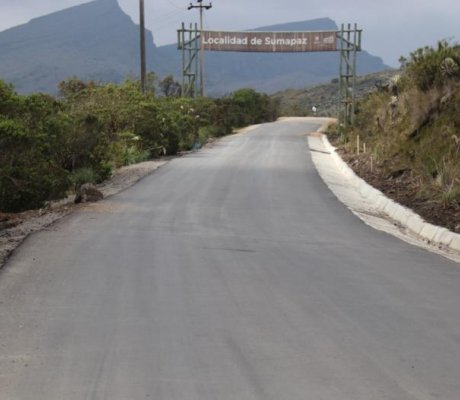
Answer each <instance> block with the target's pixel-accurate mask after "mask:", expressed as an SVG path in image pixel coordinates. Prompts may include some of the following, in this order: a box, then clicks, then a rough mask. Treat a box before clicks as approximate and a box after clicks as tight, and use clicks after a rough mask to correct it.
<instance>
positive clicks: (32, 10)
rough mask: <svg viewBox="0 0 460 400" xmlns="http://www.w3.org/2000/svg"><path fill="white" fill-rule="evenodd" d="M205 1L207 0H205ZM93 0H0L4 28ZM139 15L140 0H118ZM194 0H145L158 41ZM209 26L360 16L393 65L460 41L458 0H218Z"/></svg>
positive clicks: (374, 49)
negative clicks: (403, 58) (424, 50)
mask: <svg viewBox="0 0 460 400" xmlns="http://www.w3.org/2000/svg"><path fill="white" fill-rule="evenodd" d="M205 1H206V0H205ZM86 2H88V0H0V31H2V30H5V29H7V28H9V27H12V26H15V25H18V24H22V23H25V22H27V21H29V20H30V19H31V18H34V17H37V16H41V15H45V14H48V13H50V12H53V11H57V10H60V9H63V8H67V7H69V6H73V5H77V4H82V3H86ZM118 2H119V4H120V6H121V7H122V8H123V10H124V11H125V12H126V13H128V14H129V15H131V17H132V18H133V19H134V20H135V21H137V19H138V7H139V1H138V0H118ZM189 2H190V1H185V0H145V7H146V24H147V27H148V28H149V29H150V30H152V31H153V34H154V37H155V42H156V44H157V45H162V44H170V43H174V42H175V40H176V29H177V28H178V27H179V24H180V23H181V22H182V21H184V22H192V21H193V22H195V21H196V20H197V13H198V11H197V10H193V11H187V6H188V4H189ZM213 5H214V7H213V8H212V9H211V10H210V11H207V12H206V18H205V28H207V29H216V30H243V29H250V28H256V27H258V26H264V25H271V24H278V23H283V22H294V21H301V20H308V19H313V18H321V17H330V18H332V19H333V20H334V21H336V22H337V24H341V23H349V22H350V23H354V22H357V23H358V24H359V26H360V27H361V28H362V29H363V30H364V32H363V44H364V48H365V49H366V50H368V51H369V52H371V53H372V54H374V55H378V56H380V57H382V58H383V60H384V61H385V62H386V63H387V64H389V65H391V66H398V58H399V56H401V55H408V54H409V52H410V51H412V50H415V49H416V48H418V47H421V46H424V45H427V44H428V45H433V44H435V43H436V42H437V41H438V40H440V39H449V38H451V39H452V40H453V41H460V22H459V19H460V1H458V0H385V1H383V0H380V1H377V0H352V1H344V0H286V1H279V0H214V2H213Z"/></svg>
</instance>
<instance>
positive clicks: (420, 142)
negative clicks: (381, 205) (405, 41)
mask: <svg viewBox="0 0 460 400" xmlns="http://www.w3.org/2000/svg"><path fill="white" fill-rule="evenodd" d="M335 132H336V131H335V130H333V131H331V133H332V138H333V139H335V140H336V141H335V144H336V145H337V146H339V148H340V151H341V152H342V154H343V156H344V158H345V159H346V160H348V162H349V164H350V165H351V167H352V168H353V169H354V170H355V171H356V172H357V173H358V174H359V175H360V176H361V177H363V178H364V179H365V180H367V181H368V182H369V183H371V184H372V185H373V186H375V187H377V188H378V189H380V190H381V191H383V192H384V193H386V194H387V195H388V196H389V197H391V198H393V199H394V200H396V201H398V202H399V203H401V204H403V205H406V206H408V207H409V208H412V209H413V210H415V211H416V212H417V213H418V214H420V215H421V216H422V217H424V218H425V219H426V220H427V221H428V222H432V223H434V224H436V225H442V226H445V227H447V228H449V229H450V230H452V231H454V232H457V233H459V232H460V46H457V45H450V44H449V43H447V42H440V43H439V45H438V47H436V48H430V47H425V48H423V49H418V50H416V51H415V52H413V53H412V54H411V56H410V58H409V59H408V60H406V61H405V62H404V66H403V69H402V72H401V74H400V75H398V76H396V77H394V78H393V79H392V80H391V82H390V84H389V85H386V86H383V87H381V88H380V90H377V91H374V92H373V93H371V94H369V95H368V96H366V97H365V98H364V99H363V100H362V101H361V102H360V103H359V104H358V106H357V114H356V123H355V126H354V127H353V128H352V129H350V130H348V131H345V132H344V135H343V136H342V137H336V136H335V134H334V133H335ZM358 137H359V140H358ZM358 143H360V146H359V153H358V150H357V149H358V148H357V144H358ZM364 147H365V148H364Z"/></svg>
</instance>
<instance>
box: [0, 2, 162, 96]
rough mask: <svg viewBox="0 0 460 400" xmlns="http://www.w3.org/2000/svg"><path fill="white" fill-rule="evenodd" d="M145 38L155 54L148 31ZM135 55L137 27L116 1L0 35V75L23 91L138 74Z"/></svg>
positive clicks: (42, 19)
mask: <svg viewBox="0 0 460 400" xmlns="http://www.w3.org/2000/svg"><path fill="white" fill-rule="evenodd" d="M146 41H147V51H148V53H149V54H150V55H153V56H155V54H156V51H157V50H156V47H155V45H154V43H153V35H152V33H151V32H149V31H146ZM139 58H140V50H139V27H138V25H136V24H135V23H134V22H133V21H132V20H131V18H130V17H129V16H128V15H126V14H125V13H124V12H123V11H122V9H121V8H120V7H119V5H118V3H117V0H97V1H93V2H91V3H86V4H82V5H79V6H76V7H72V8H68V9H66V10H63V11H58V12H55V13H53V14H49V15H46V16H44V17H40V18H36V19H33V20H31V21H30V22H29V23H27V24H24V25H20V26H17V27H14V28H11V29H8V30H6V31H3V32H1V33H0V77H2V79H4V80H7V81H10V82H13V83H14V85H15V87H16V89H17V90H18V91H19V92H22V93H28V92H33V91H43V92H50V93H54V92H56V90H57V89H56V87H57V83H58V82H59V81H61V80H63V79H66V78H68V77H70V76H78V77H80V78H82V79H94V80H96V81H115V82H119V81H121V80H123V79H124V78H125V77H126V76H127V75H138V70H139ZM155 58H156V57H155ZM149 64H150V65H149V69H151V70H152V69H155V66H154V65H153V63H149Z"/></svg>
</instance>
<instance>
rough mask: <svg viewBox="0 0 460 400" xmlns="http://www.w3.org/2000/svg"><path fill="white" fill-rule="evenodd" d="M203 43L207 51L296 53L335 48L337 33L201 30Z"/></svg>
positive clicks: (334, 49)
mask: <svg viewBox="0 0 460 400" xmlns="http://www.w3.org/2000/svg"><path fill="white" fill-rule="evenodd" d="M202 46H203V49H204V50H208V51H244V52H264V53H278V52H281V53H296V52H313V51H336V50H337V32H335V31H327V32H326V31H319V32H222V31H203V32H202Z"/></svg>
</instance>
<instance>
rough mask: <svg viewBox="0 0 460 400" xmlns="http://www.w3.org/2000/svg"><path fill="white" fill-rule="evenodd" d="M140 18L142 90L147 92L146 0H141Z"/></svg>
mask: <svg viewBox="0 0 460 400" xmlns="http://www.w3.org/2000/svg"><path fill="white" fill-rule="evenodd" d="M139 17H140V18H139V19H140V24H139V25H140V42H141V90H142V93H145V73H146V69H147V68H146V61H145V8H144V0H139Z"/></svg>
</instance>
